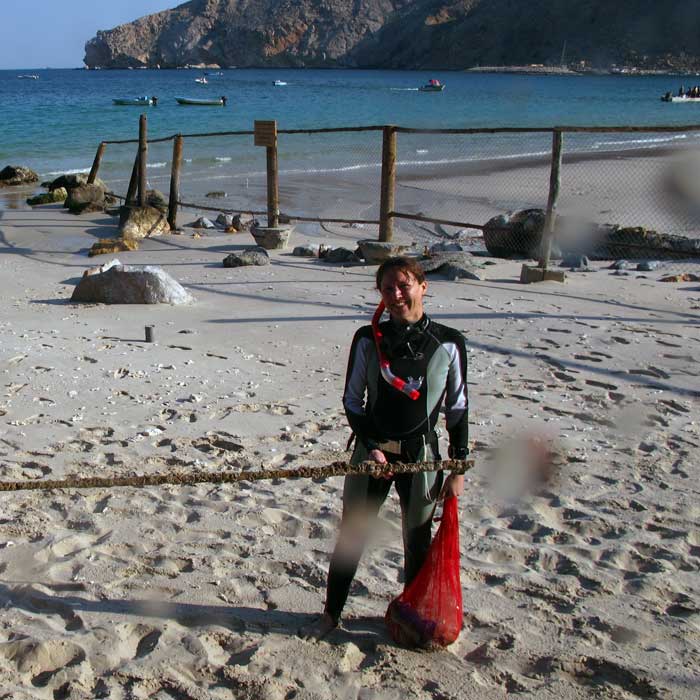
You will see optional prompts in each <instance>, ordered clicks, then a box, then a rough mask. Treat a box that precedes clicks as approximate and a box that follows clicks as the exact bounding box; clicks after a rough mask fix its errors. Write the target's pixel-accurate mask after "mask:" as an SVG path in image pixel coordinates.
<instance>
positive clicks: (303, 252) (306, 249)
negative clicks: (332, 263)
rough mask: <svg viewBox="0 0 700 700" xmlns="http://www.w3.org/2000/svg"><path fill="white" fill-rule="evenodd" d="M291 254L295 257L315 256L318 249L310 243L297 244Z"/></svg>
mask: <svg viewBox="0 0 700 700" xmlns="http://www.w3.org/2000/svg"><path fill="white" fill-rule="evenodd" d="M292 255H294V256H296V257H297V258H317V257H318V249H317V248H314V247H313V246H310V245H298V246H296V247H295V248H294V250H293V251H292Z"/></svg>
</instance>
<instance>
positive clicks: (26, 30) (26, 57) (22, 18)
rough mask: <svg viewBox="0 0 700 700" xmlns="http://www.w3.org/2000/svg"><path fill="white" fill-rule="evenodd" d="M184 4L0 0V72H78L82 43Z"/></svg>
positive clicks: (165, 0) (179, 0)
mask: <svg viewBox="0 0 700 700" xmlns="http://www.w3.org/2000/svg"><path fill="white" fill-rule="evenodd" d="M183 2H185V0H0V69H5V68H9V69H14V68H77V67H81V66H82V65H83V57H84V56H85V42H86V41H88V40H89V39H92V37H94V36H95V34H96V33H97V30H98V29H112V28H113V27H116V26H117V25H118V24H124V23H125V22H132V21H133V20H135V19H138V18H139V17H143V16H144V15H150V14H153V13H154V12H159V11H160V10H168V9H170V8H173V7H177V6H178V5H181V4H183Z"/></svg>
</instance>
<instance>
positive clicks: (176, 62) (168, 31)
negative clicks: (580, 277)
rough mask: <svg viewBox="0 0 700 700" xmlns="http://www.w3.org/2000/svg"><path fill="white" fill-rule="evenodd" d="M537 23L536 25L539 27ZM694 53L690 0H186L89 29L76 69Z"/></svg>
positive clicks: (699, 43) (500, 61) (441, 63)
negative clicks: (80, 65) (128, 20)
mask: <svg viewBox="0 0 700 700" xmlns="http://www.w3.org/2000/svg"><path fill="white" fill-rule="evenodd" d="M544 27H546V31H543V28H544ZM565 42H566V57H567V59H568V60H569V61H571V62H574V61H580V60H587V61H589V62H590V63H592V64H594V65H595V64H599V65H609V64H610V63H614V62H617V63H623V62H625V61H632V62H636V63H644V62H648V61H656V62H657V64H658V63H659V62H662V61H663V60H670V58H668V57H673V56H676V57H678V56H682V55H683V56H688V55H691V56H692V55H696V56H697V55H698V54H700V33H698V31H697V7H696V4H695V0H670V2H667V3H651V2H647V1H646V0H618V2H616V3H610V2H608V1H607V0H587V1H586V2H576V3H562V2H560V0H529V1H528V2H513V1H512V0H297V1H296V2H293V3H292V2H282V1H281V0H252V1H251V2H240V0H191V1H190V2H186V3H184V4H182V5H179V6H178V7H176V8H174V9H172V10H166V11H163V12H158V13H156V14H152V15H148V16H147V17H142V18H141V19H138V20H136V21H134V22H131V23H129V24H123V25H120V26H118V27H116V28H114V29H111V30H106V31H100V32H98V33H97V36H95V37H94V38H92V39H90V40H89V41H88V42H87V44H86V45H85V59H84V61H85V63H86V65H87V66H88V67H101V68H128V67H134V68H135V67H141V66H149V67H156V66H160V67H162V68H170V67H178V66H185V65H192V66H219V67H229V66H238V67H256V66H258V67H263V66H269V67H272V66H290V67H304V66H308V67H313V66H319V67H320V66H323V67H333V66H342V67H366V68H369V67H383V68H424V69H436V68H443V69H463V68H468V67H472V66H478V65H512V64H525V65H527V64H532V63H538V64H539V63H542V64H556V65H559V64H560V62H561V54H562V47H563V45H564V43H565Z"/></svg>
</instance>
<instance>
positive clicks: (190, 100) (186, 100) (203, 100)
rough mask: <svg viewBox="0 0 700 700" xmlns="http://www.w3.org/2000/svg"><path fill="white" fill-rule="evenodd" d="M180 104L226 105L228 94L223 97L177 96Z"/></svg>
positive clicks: (201, 105) (199, 105)
mask: <svg viewBox="0 0 700 700" xmlns="http://www.w3.org/2000/svg"><path fill="white" fill-rule="evenodd" d="M175 99H176V100H177V103H178V104H179V105H194V106H198V107H225V106H226V96H225V95H222V96H221V97H176V98H175Z"/></svg>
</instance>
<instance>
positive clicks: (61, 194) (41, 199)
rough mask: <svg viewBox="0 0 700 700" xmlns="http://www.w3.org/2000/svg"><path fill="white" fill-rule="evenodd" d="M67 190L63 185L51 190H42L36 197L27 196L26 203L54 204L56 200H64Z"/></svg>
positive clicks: (35, 204) (33, 204) (34, 204)
mask: <svg viewBox="0 0 700 700" xmlns="http://www.w3.org/2000/svg"><path fill="white" fill-rule="evenodd" d="M67 196H68V192H67V191H66V188H65V187H59V188H58V189H56V190H53V191H52V192H43V193H42V194H38V195H37V196H36V197H29V199H27V204H29V205H31V206H33V207H34V206H37V205H38V204H55V203H56V202H65V200H66V197H67Z"/></svg>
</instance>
